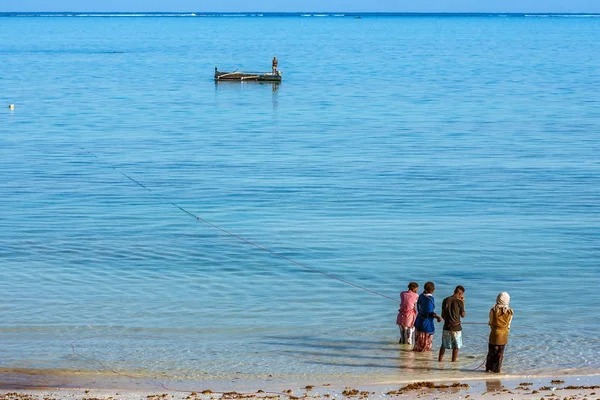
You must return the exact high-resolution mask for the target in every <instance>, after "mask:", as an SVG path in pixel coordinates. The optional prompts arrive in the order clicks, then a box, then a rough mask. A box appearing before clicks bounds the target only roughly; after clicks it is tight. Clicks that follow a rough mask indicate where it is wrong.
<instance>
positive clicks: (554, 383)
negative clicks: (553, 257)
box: [0, 372, 600, 400]
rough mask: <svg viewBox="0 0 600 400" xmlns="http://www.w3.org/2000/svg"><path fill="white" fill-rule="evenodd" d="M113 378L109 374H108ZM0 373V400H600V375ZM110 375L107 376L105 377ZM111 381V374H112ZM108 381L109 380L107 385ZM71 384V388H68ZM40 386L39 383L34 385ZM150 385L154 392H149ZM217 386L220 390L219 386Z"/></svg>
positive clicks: (151, 390)
mask: <svg viewBox="0 0 600 400" xmlns="http://www.w3.org/2000/svg"><path fill="white" fill-rule="evenodd" d="M111 374H112V373H111ZM5 375H6V374H2V373H0V400H48V399H67V398H68V399H82V400H84V399H86V400H92V399H94V400H137V399H147V400H152V399H156V400H158V399H166V398H169V399H173V400H179V399H181V400H184V399H186V400H211V399H212V400H216V399H242V398H244V399H245V398H248V399H281V400H285V399H297V398H305V399H309V398H310V399H335V398H356V399H366V398H371V399H388V398H389V399H394V398H415V397H416V398H419V399H440V400H445V399H456V398H464V399H477V398H487V397H490V396H492V397H493V398H494V399H500V400H503V399H532V398H535V399H540V398H541V399H543V398H548V399H550V398H555V399H558V398H566V399H573V400H574V399H583V398H586V399H589V400H591V399H600V372H595V373H592V374H589V375H569V374H568V373H556V374H547V375H546V374H545V375H520V376H516V375H505V374H490V373H487V374H486V373H482V376H481V377H476V378H474V377H463V378H458V379H447V378H441V379H437V380H436V379H431V380H414V379H398V380H395V381H393V382H391V381H385V382H370V383H364V384H360V383H351V382H335V383H327V382H313V384H304V383H302V384H299V383H298V382H297V381H296V382H294V383H293V382H291V381H287V382H286V381H278V382H273V383H268V382H264V381H263V382H249V381H241V382H236V383H235V384H228V383H226V382H216V381H206V382H204V383H202V384H200V382H198V383H197V385H195V386H197V387H196V388H195V389H192V388H191V387H190V386H191V385H190V386H188V387H187V388H186V386H187V385H186V382H167V384H165V383H163V382H160V381H158V380H143V381H134V380H133V379H130V378H129V377H124V376H122V377H120V378H121V379H114V378H115V377H114V376H112V377H109V376H102V377H101V379H98V378H99V375H95V376H94V377H93V378H92V377H88V378H92V379H90V380H88V381H87V382H84V381H85V380H82V379H80V378H81V377H78V376H77V373H75V372H74V373H71V374H66V375H65V376H63V378H68V379H63V381H62V382H61V383H59V382H54V383H58V384H51V383H52V382H50V381H48V384H47V385H39V384H33V382H34V381H35V379H31V382H30V384H28V383H27V382H26V380H27V379H26V378H36V377H37V378H38V379H39V378H40V376H39V375H35V374H33V373H30V374H25V373H23V374H22V376H21V378H22V379H21V380H20V382H13V383H12V384H11V383H9V382H6V381H5ZM104 375H108V374H104ZM112 375H114V374H112ZM111 378H112V379H111ZM69 382H70V383H69ZM38 383H41V382H40V381H39V380H38ZM150 383H153V386H154V387H150V386H148V384H150ZM217 385H218V386H217Z"/></svg>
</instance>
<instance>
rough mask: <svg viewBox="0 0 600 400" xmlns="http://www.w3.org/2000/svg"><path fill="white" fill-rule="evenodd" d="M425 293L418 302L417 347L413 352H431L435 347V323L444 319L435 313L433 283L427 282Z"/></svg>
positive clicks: (416, 322)
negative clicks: (433, 346) (432, 347)
mask: <svg viewBox="0 0 600 400" xmlns="http://www.w3.org/2000/svg"><path fill="white" fill-rule="evenodd" d="M424 289H425V290H424V291H423V293H421V294H420V295H419V300H417V319H416V320H415V331H416V334H415V346H414V347H413V351H419V352H423V351H430V350H431V346H432V345H433V334H434V333H435V323H434V320H437V322H441V321H442V318H441V317H440V316H439V315H437V314H436V313H435V299H434V298H433V292H435V285H434V284H433V282H427V283H426V284H425V286H424Z"/></svg>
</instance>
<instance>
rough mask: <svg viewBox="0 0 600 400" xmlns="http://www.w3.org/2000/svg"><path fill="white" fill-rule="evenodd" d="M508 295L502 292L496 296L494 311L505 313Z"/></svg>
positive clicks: (508, 299) (507, 308) (508, 300)
mask: <svg viewBox="0 0 600 400" xmlns="http://www.w3.org/2000/svg"><path fill="white" fill-rule="evenodd" d="M509 303H510V296H509V294H508V293H506V292H502V293H500V294H499V295H498V297H496V305H495V306H494V311H501V312H502V313H505V312H506V311H508V310H509V307H508V305H509Z"/></svg>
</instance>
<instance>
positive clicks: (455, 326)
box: [438, 285, 466, 362]
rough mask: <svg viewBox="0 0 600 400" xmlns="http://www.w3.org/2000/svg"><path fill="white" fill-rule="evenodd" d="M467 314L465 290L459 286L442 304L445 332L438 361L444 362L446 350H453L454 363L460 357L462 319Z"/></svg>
mask: <svg viewBox="0 0 600 400" xmlns="http://www.w3.org/2000/svg"><path fill="white" fill-rule="evenodd" d="M465 315H466V312H465V288H464V287H462V286H460V285H459V286H457V287H456V289H454V294H453V295H452V296H450V297H446V298H445V299H444V301H443V302H442V319H443V320H444V332H443V333H442V346H441V347H440V354H439V356H438V361H440V362H441V361H442V360H443V358H444V353H445V352H446V349H452V361H453V362H454V361H456V358H457V357H458V349H460V348H461V347H462V326H461V325H460V319H461V318H464V317H465Z"/></svg>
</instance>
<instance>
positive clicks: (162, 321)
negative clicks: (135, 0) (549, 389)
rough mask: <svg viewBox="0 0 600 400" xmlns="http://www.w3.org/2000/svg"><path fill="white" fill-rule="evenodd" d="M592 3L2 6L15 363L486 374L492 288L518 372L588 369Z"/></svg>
mask: <svg viewBox="0 0 600 400" xmlns="http://www.w3.org/2000/svg"><path fill="white" fill-rule="evenodd" d="M599 17H600V16H599V15H554V14H547V15H540V14H536V15H514V14H506V15H487V14H486V15H483V14H481V15H448V14H444V15H427V14H425V15H402V14H400V15H386V14H362V15H358V14H342V13H339V14H311V13H306V14H259V13H255V14H201V13H186V14H116V13H113V14H76V13H54V14H52V13H51V14H43V13H39V14H36V13H30V14H18V13H17V14H15V13H13V14H0V65H2V73H1V74H0V107H2V111H1V112H0V199H1V200H0V204H1V206H2V212H1V214H0V295H1V301H0V372H1V376H2V378H1V379H0V381H7V380H8V379H9V378H7V377H9V376H12V375H14V374H15V373H18V372H23V371H34V372H36V373H40V374H42V375H48V376H55V375H57V374H59V373H66V374H73V373H74V372H77V373H78V374H90V375H94V374H103V375H104V376H107V377H110V376H111V374H112V375H114V374H120V375H122V376H128V377H130V378H132V379H133V381H136V380H138V379H139V381H140V382H145V384H152V382H157V381H160V382H170V384H171V385H175V386H177V385H178V387H186V385H188V386H190V385H196V386H195V387H197V386H210V384H211V383H214V382H220V385H221V387H224V386H225V387H229V386H235V385H244V384H246V385H247V384H248V383H249V382H260V383H261V384H262V385H263V386H265V387H269V385H271V386H274V385H277V384H282V382H283V383H290V382H295V383H301V382H305V383H325V382H352V383H360V382H370V383H373V382H401V381H407V380H414V379H429V380H434V379H437V380H442V379H454V378H456V377H462V378H473V379H476V378H478V377H484V376H485V374H484V373H483V372H482V371H481V369H477V368H478V366H480V365H481V362H482V361H483V360H484V358H485V355H486V352H487V335H488V332H489V328H488V327H487V325H486V323H487V315H488V311H489V309H490V307H492V306H493V304H494V302H495V299H496V296H497V294H498V293H500V292H503V291H507V292H509V293H510V295H511V298H512V301H511V306H512V307H513V308H514V310H515V317H514V321H513V325H512V329H511V333H510V337H509V344H508V346H507V350H506V354H505V361H504V366H503V370H504V371H505V372H506V373H507V374H509V375H516V376H531V375H543V374H547V373H550V372H554V371H563V372H564V373H569V374H585V373H599V372H600V339H599V337H598V335H597V333H598V332H599V331H600V320H599V319H598V318H597V317H598V315H599V314H598V303H599V302H600V291H598V287H599V286H600V263H599V260H600V161H599V158H598V155H599V154H600V136H599V132H600V92H599V91H598V87H600V75H598V71H599V70H600V18H599ZM273 56H277V58H278V59H279V69H280V70H281V71H282V75H283V81H282V83H281V84H278V85H277V84H257V83H252V82H243V83H240V82H220V83H215V82H214V80H213V73H214V68H215V67H218V68H219V70H221V71H234V70H240V71H265V72H266V71H270V68H271V59H272V58H273ZM9 104H14V105H15V107H14V110H11V109H9V108H8V105H9ZM333 278H337V279H333ZM410 281H417V282H419V284H420V287H421V288H420V290H422V288H423V285H424V283H425V282H426V281H433V282H434V283H435V284H436V291H435V297H436V300H437V310H438V311H439V308H440V305H441V301H442V299H443V298H444V297H446V296H449V295H451V293H452V291H453V289H454V287H455V286H456V285H459V284H460V285H463V286H465V288H466V293H465V297H466V309H467V316H466V318H465V319H464V321H465V322H466V323H468V324H465V325H464V331H463V335H464V348H463V349H461V351H460V354H459V361H458V362H457V363H455V364H451V363H449V362H446V363H442V364H439V363H438V362H437V348H438V347H439V345H440V340H441V329H442V327H441V325H438V327H437V333H436V335H435V337H434V350H433V352H431V353H425V354H415V353H413V352H410V351H409V349H407V348H406V347H403V346H400V345H398V343H397V342H398V328H397V326H396V325H395V318H396V313H397V308H398V304H397V302H396V301H395V300H394V299H398V296H399V292H400V291H402V290H406V286H407V284H408V283H409V282H410ZM26 379H27V378H26ZM26 379H25V380H26Z"/></svg>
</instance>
